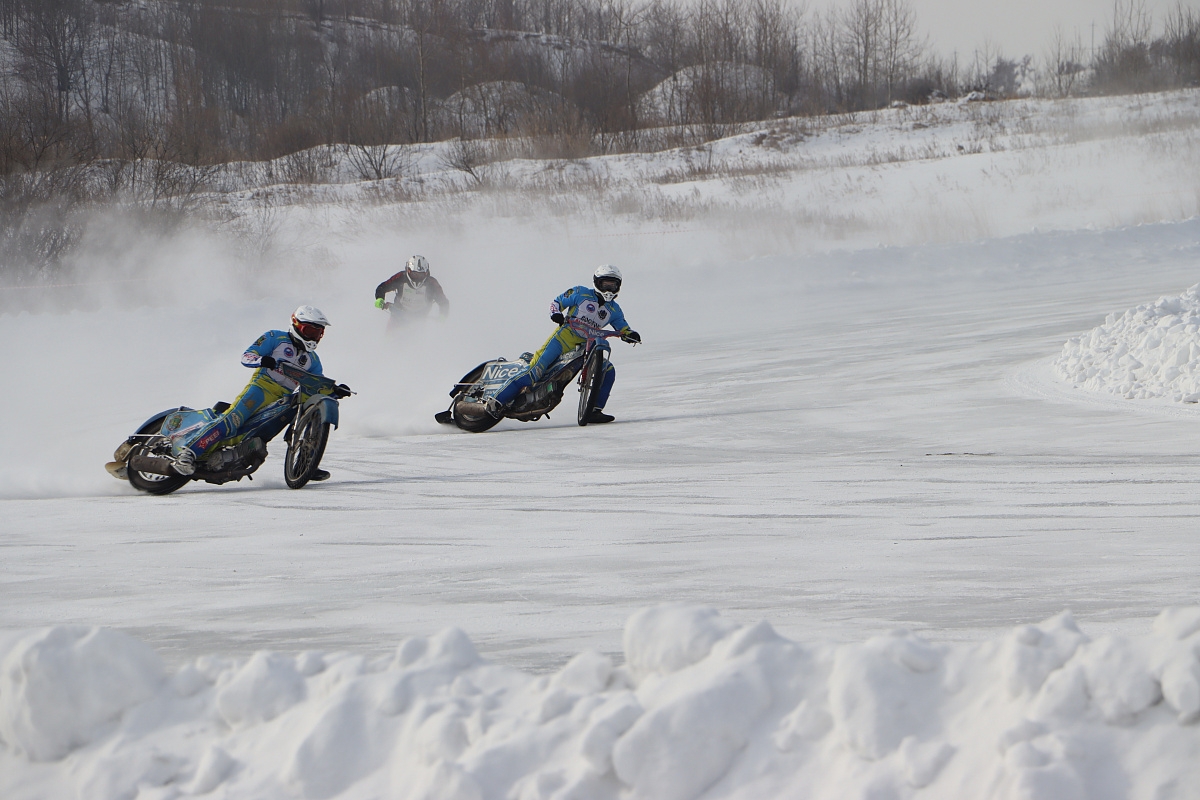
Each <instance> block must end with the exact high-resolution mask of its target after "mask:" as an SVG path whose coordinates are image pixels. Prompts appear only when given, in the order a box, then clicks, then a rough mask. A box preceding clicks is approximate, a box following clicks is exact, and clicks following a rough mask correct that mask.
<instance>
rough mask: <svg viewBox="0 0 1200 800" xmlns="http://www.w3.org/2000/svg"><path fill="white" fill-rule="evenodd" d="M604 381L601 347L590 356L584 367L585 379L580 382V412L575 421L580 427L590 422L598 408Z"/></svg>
mask: <svg viewBox="0 0 1200 800" xmlns="http://www.w3.org/2000/svg"><path fill="white" fill-rule="evenodd" d="M603 382H604V353H603V352H602V351H601V350H600V349H599V348H597V349H595V350H593V351H592V354H591V355H590V356H588V361H587V365H586V366H585V367H584V368H583V379H582V380H581V381H580V384H579V413H578V414H577V415H576V417H575V421H576V422H578V423H579V426H580V427H585V426H586V425H587V424H588V418H589V417H591V416H592V412H593V411H595V410H596V398H597V397H599V396H600V385H601V384H602V383H603Z"/></svg>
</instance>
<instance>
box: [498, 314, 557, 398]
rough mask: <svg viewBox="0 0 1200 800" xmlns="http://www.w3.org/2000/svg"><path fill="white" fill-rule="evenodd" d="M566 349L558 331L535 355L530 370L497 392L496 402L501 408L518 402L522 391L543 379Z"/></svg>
mask: <svg viewBox="0 0 1200 800" xmlns="http://www.w3.org/2000/svg"><path fill="white" fill-rule="evenodd" d="M564 347H565V343H564V342H563V341H562V339H561V338H560V337H559V334H558V332H557V331H556V332H555V333H554V335H552V336H551V337H550V338H549V339H547V340H546V343H545V344H544V345H542V349H541V350H538V351H537V352H536V353H534V355H533V361H532V362H530V365H529V370H528V371H527V372H525V373H524V374H522V375H519V376H518V377H516V378H513V379H512V380H511V381H509V382H508V383H507V384H505V385H504V387H503V388H502V389H500V391H498V392H496V402H497V403H498V404H499V405H501V406H507V405H508V404H509V403H511V402H512V401H513V400H516V399H517V395H519V394H520V393H521V390H522V389H528V388H529V387H530V386H533V383H534V381H536V380H538V379H539V378H541V377H542V375H543V374H544V373H545V372H546V370H547V369H549V368H550V366H551V365H553V364H554V362H555V361H557V360H558V357H559V356H561V355H562V354H563V349H564Z"/></svg>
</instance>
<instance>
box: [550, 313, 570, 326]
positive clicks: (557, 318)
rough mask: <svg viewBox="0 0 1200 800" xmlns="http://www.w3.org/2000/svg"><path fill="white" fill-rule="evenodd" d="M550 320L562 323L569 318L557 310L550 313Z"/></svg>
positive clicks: (557, 323)
mask: <svg viewBox="0 0 1200 800" xmlns="http://www.w3.org/2000/svg"><path fill="white" fill-rule="evenodd" d="M550 321H551V322H553V323H554V324H555V325H562V324H563V323H564V322H566V321H567V320H566V318H565V317H563V315H562V314H560V313H559V312H557V311H555V312H554V313H553V314H551V315H550Z"/></svg>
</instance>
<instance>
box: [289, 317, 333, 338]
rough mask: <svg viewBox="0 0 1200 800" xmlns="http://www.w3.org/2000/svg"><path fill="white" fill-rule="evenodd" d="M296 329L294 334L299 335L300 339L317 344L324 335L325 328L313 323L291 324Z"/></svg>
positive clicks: (296, 321)
mask: <svg viewBox="0 0 1200 800" xmlns="http://www.w3.org/2000/svg"><path fill="white" fill-rule="evenodd" d="M292 324H293V325H295V327H296V333H298V334H300V338H302V339H307V340H308V341H310V342H319V341H321V337H322V336H324V335H325V326H323V325H318V324H316V323H315V322H300V321H298V320H295V321H293V323H292Z"/></svg>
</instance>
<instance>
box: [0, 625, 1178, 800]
mask: <svg viewBox="0 0 1200 800" xmlns="http://www.w3.org/2000/svg"><path fill="white" fill-rule="evenodd" d="M624 656H625V658H624V664H623V665H622V666H614V663H613V660H612V659H611V658H609V657H607V656H604V655H601V654H599V653H596V652H594V651H591V650H588V651H584V652H582V653H580V654H579V655H577V656H575V657H574V658H572V659H571V660H570V661H569V662H568V663H567V664H566V665H565V666H564V667H563V668H562V669H561V670H559V671H557V672H555V673H554V674H552V675H545V676H540V677H535V676H533V675H529V674H527V673H523V672H520V671H517V670H515V669H511V668H506V667H502V666H498V665H496V664H492V663H489V662H487V661H485V660H483V659H481V658H480V657H479V655H478V654H477V653H476V650H475V648H474V647H473V646H472V644H471V641H470V640H469V639H468V638H467V636H466V635H465V634H464V633H463V632H462V631H461V630H459V629H457V628H450V629H447V630H445V631H442V632H441V633H438V634H437V635H434V636H431V637H428V638H425V637H411V638H408V639H405V640H404V641H403V642H401V643H400V644H399V646H398V647H397V648H396V649H395V651H394V652H392V653H389V654H387V655H384V656H381V657H377V658H372V659H367V658H364V657H362V656H361V655H350V654H347V653H318V652H311V651H310V652H305V653H301V654H300V655H298V656H285V655H280V654H275V653H268V652H260V653H257V654H255V655H254V656H253V657H251V658H250V659H248V660H244V661H233V660H229V659H222V658H217V657H213V656H204V657H201V658H199V659H197V660H196V661H195V662H193V663H189V664H185V665H184V666H183V667H181V668H179V669H177V670H175V671H173V672H171V671H168V670H167V669H165V668H164V666H163V663H162V662H161V661H160V660H159V658H158V656H157V655H155V653H154V652H153V650H151V649H150V648H148V647H146V645H144V644H143V643H141V642H139V641H137V640H135V639H131V638H129V637H127V636H125V635H123V634H120V633H116V632H113V631H106V630H102V629H95V628H93V629H87V628H70V627H60V628H52V629H48V630H45V631H41V632H37V633H30V634H26V635H24V636H23V637H20V638H17V637H13V638H12V639H10V640H9V641H2V640H0V663H2V664H3V673H2V674H0V734H3V736H4V740H5V741H6V742H7V743H8V745H7V749H6V751H3V752H0V775H7V776H9V778H8V779H5V778H0V793H2V794H3V796H4V797H5V798H9V800H14V798H26V797H28V798H37V797H59V796H62V797H67V796H71V795H72V793H74V794H76V796H78V797H81V798H88V799H89V800H116V799H117V798H126V797H134V796H136V797H138V798H177V797H191V796H212V797H220V798H230V799H232V798H246V799H247V800H274V799H275V798H295V797H303V798H329V797H342V798H347V800H348V799H349V798H356V799H357V798H362V799H363V800H366V799H367V798H445V799H446V800H471V799H473V798H513V799H514V800H518V799H519V800H537V799H540V798H545V799H549V798H574V799H575V800H617V799H618V798H646V799H647V800H690V798H694V797H698V796H700V795H703V796H705V797H709V798H745V799H746V800H753V799H756V798H769V797H804V798H839V799H840V798H852V797H862V798H868V797H870V798H878V797H889V798H900V797H911V796H914V793H916V792H919V796H920V797H925V798H947V800H961V798H968V797H969V798H985V797H1003V798H1032V799H1041V800H1073V799H1078V800H1084V798H1087V800H1105V799H1106V798H1123V797H1155V798H1163V797H1177V798H1184V797H1193V796H1195V795H1194V792H1193V790H1194V788H1195V787H1196V786H1197V785H1198V782H1200V759H1197V758H1196V756H1197V753H1198V752H1200V727H1198V726H1196V725H1194V724H1191V723H1194V722H1195V721H1196V720H1197V719H1198V718H1200V661H1198V656H1200V608H1196V607H1193V608H1183V609H1168V610H1166V611H1164V612H1163V613H1162V614H1160V615H1159V617H1158V618H1157V619H1156V620H1155V621H1154V624H1153V629H1152V631H1149V632H1146V633H1143V635H1140V636H1138V637H1135V638H1124V637H1116V636H1100V637H1098V638H1091V637H1089V636H1087V635H1085V634H1084V633H1083V632H1081V631H1080V629H1079V628H1078V627H1077V626H1076V624H1075V622H1074V620H1073V619H1072V618H1071V616H1070V614H1061V615H1059V616H1056V617H1054V618H1052V619H1049V620H1046V621H1045V622H1043V623H1041V624H1039V625H1023V626H1020V627H1018V628H1016V629H1014V630H1012V631H1009V632H1008V633H1006V634H1005V635H1004V636H1002V637H1000V638H998V639H995V640H991V641H987V642H983V643H981V644H976V645H957V646H946V645H935V644H931V643H930V642H928V641H926V640H924V639H922V638H920V637H918V636H914V635H912V634H910V633H907V632H904V631H897V632H893V633H890V634H887V635H884V636H876V637H872V638H871V639H868V640H867V641H866V642H864V643H862V644H848V645H840V646H837V645H830V644H825V645H816V644H802V643H797V642H794V641H790V640H788V639H785V638H783V637H781V636H780V635H779V634H778V633H777V632H776V631H775V630H774V629H773V628H772V627H771V626H770V625H769V624H767V623H766V622H760V623H757V624H753V625H738V624H735V623H733V622H731V621H729V620H727V619H724V618H723V617H721V616H719V615H718V614H717V613H716V612H715V611H713V610H711V609H705V608H696V607H688V606H678V605H674V606H670V605H668V606H656V607H652V608H647V609H643V610H641V611H639V612H637V613H635V614H634V615H633V616H632V617H631V618H630V619H629V622H628V624H627V625H626V627H625V635H624ZM64 758H65V759H66V761H65V763H66V764H68V765H69V768H68V769H55V767H54V765H53V764H50V763H46V764H45V765H44V766H43V762H53V761H55V760H58V759H64ZM18 759H20V760H21V761H22V762H25V763H24V764H23V766H22V767H21V768H20V769H16V768H15V765H16V763H17V761H18ZM27 762H33V763H32V765H30V764H28V763H27ZM13 776H20V778H21V779H22V780H21V781H19V782H18V783H19V785H12V783H13V782H12V781H11V778H12V777H13ZM6 784H8V785H6ZM133 787H136V789H134V788H133Z"/></svg>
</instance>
